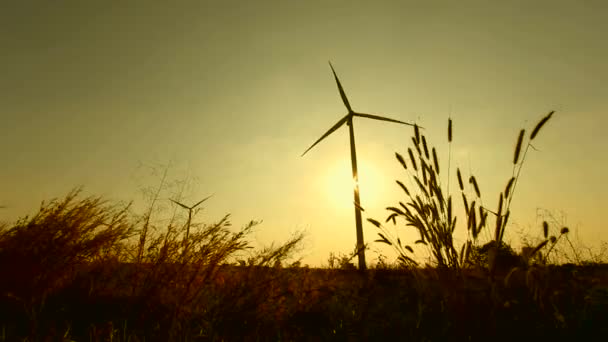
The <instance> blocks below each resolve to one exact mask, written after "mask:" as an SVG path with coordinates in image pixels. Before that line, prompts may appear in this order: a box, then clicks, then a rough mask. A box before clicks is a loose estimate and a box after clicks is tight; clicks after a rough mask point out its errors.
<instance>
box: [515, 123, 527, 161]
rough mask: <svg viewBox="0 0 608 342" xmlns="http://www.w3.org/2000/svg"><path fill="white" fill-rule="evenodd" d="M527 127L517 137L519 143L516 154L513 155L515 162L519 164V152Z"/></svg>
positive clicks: (516, 146)
mask: <svg viewBox="0 0 608 342" xmlns="http://www.w3.org/2000/svg"><path fill="white" fill-rule="evenodd" d="M525 132H526V130H525V129H522V130H521V131H520V132H519V137H518V138H517V145H515V155H514V156H513V164H515V165H516V164H517V160H518V159H519V153H520V152H521V144H522V142H523V140H524V133H525Z"/></svg>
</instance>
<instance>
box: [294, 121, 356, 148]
mask: <svg viewBox="0 0 608 342" xmlns="http://www.w3.org/2000/svg"><path fill="white" fill-rule="evenodd" d="M350 115H351V114H346V116H345V117H343V118H342V119H340V121H338V123H336V124H335V125H334V126H333V127H332V128H330V129H329V131H327V133H325V134H323V136H322V137H320V138H319V140H317V141H315V143H314V144H312V145H311V146H310V147H309V148H308V150H306V151H304V153H302V155H301V157H304V155H305V154H306V152H308V151H310V150H311V149H312V148H313V147H315V145H316V144H318V143H319V142H321V140H323V139H325V138H326V137H327V136H328V135H330V134H332V133H333V132H334V131H335V130H337V129H338V128H340V126H342V125H343V124H344V123H345V122H346V121H347V120H348V118H349V117H350Z"/></svg>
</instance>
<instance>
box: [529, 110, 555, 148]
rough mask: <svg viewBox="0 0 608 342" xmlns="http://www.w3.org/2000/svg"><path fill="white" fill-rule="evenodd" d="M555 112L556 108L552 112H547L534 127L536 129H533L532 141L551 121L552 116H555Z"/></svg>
mask: <svg viewBox="0 0 608 342" xmlns="http://www.w3.org/2000/svg"><path fill="white" fill-rule="evenodd" d="M553 113H555V111H554V110H552V111H551V112H549V114H547V116H545V117H544V118H542V119H541V120H540V121H539V122H538V123H537V124H536V127H534V129H533V130H532V134H530V141H532V140H534V138H536V135H537V134H538V132H539V131H540V129H541V128H542V127H543V126H544V125H545V124H546V123H547V121H549V119H551V116H553Z"/></svg>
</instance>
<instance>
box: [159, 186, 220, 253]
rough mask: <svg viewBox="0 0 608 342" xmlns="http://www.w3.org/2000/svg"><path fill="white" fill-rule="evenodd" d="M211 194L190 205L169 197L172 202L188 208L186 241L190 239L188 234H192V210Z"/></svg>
mask: <svg viewBox="0 0 608 342" xmlns="http://www.w3.org/2000/svg"><path fill="white" fill-rule="evenodd" d="M211 196H213V195H210V196H207V197H205V198H203V199H202V200H200V201H198V203H196V204H195V205H193V206H191V207H189V206H187V205H185V204H182V203H179V202H178V201H175V200H172V199H169V200H170V201H171V202H173V203H175V204H177V205H179V206H180V207H182V208H184V209H187V210H188V223H187V224H186V237H185V238H184V242H185V241H188V236H189V235H190V221H192V210H194V208H196V207H198V206H199V205H200V204H201V203H203V202H205V201H206V200H208V199H209V198H211Z"/></svg>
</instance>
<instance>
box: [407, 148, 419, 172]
mask: <svg viewBox="0 0 608 342" xmlns="http://www.w3.org/2000/svg"><path fill="white" fill-rule="evenodd" d="M407 153H408V154H409V155H410V160H411V161H412V166H413V167H414V170H416V171H418V167H417V166H416V160H415V159H414V153H413V152H412V149H411V148H408V149H407Z"/></svg>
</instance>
